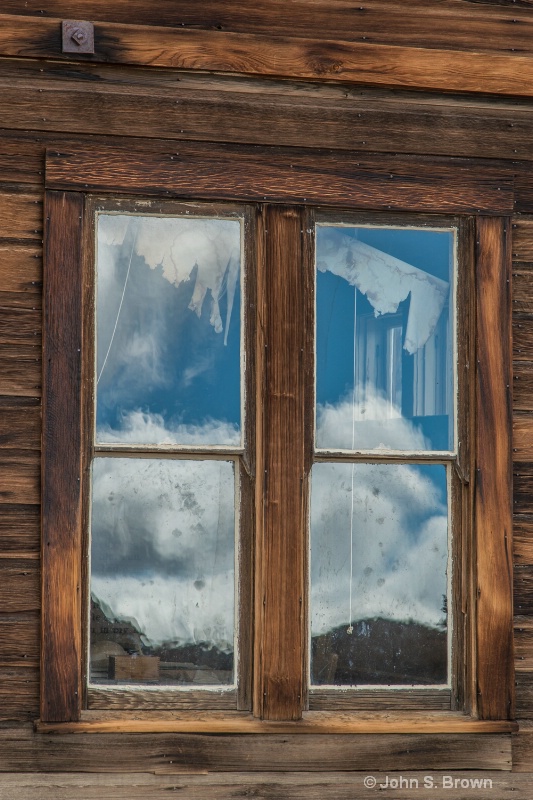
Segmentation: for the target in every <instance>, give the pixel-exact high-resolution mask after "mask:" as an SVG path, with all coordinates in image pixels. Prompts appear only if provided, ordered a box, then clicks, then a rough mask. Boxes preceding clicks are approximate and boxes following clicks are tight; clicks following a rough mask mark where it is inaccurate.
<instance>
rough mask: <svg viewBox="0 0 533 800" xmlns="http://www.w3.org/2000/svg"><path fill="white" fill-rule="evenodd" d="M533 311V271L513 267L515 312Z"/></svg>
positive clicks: (527, 312)
mask: <svg viewBox="0 0 533 800" xmlns="http://www.w3.org/2000/svg"><path fill="white" fill-rule="evenodd" d="M532 311H533V271H530V270H517V269H514V268H513V312H516V313H523V314H531V312H532Z"/></svg>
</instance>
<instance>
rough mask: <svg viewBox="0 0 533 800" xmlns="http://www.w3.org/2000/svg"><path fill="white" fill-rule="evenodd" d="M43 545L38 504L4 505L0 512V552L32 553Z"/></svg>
mask: <svg viewBox="0 0 533 800" xmlns="http://www.w3.org/2000/svg"><path fill="white" fill-rule="evenodd" d="M40 546H41V519H40V509H39V506H38V505H6V504H3V505H2V513H1V514H0V553H2V554H6V553H15V554H16V553H20V552H22V553H31V554H32V555H34V556H37V555H38V553H39V550H40Z"/></svg>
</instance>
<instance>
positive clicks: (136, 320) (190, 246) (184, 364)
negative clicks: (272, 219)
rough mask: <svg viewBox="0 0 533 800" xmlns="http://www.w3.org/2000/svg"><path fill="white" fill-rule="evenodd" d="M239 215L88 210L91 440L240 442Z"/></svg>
mask: <svg viewBox="0 0 533 800" xmlns="http://www.w3.org/2000/svg"><path fill="white" fill-rule="evenodd" d="M241 223H242V220H241V219H240V218H231V219H230V218H202V217H192V216H191V217H169V216H166V217H163V216H155V215H150V216H148V215H145V216H141V215H137V214H113V213H99V214H98V215H97V354H96V362H97V363H96V383H97V391H96V406H97V413H96V439H97V442H99V443H115V442H120V443H132V444H151V445H159V444H184V445H185V444H186V445H191V446H202V445H226V446H236V447H239V446H241V444H242V437H241V431H242V419H241V417H242V413H241V408H242V398H241V319H240V278H239V276H240V265H241V238H242V237H241V227H242V225H241Z"/></svg>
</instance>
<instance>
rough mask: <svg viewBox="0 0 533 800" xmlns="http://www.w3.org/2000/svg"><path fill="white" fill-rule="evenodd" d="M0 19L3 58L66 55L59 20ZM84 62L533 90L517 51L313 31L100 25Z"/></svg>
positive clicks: (531, 69) (532, 65) (531, 73)
mask: <svg viewBox="0 0 533 800" xmlns="http://www.w3.org/2000/svg"><path fill="white" fill-rule="evenodd" d="M69 18H71V17H69ZM1 22H2V25H1V26H0V54H1V55H3V56H15V57H24V58H58V59H62V60H65V59H67V60H68V59H71V56H70V55H69V54H64V53H62V50H61V38H60V22H61V20H60V19H58V18H56V19H50V18H48V19H46V18H43V17H23V16H17V15H13V16H12V15H5V16H3V17H2V19H1ZM82 60H84V59H83V57H82ZM85 60H90V61H104V62H112V63H118V64H136V65H150V66H158V67H172V68H179V69H197V70H198V69H201V70H209V71H221V72H235V73H239V74H248V75H271V76H283V77H287V78H299V79H302V78H303V79H327V80H330V81H342V82H343V83H359V84H365V83H370V84H373V85H383V86H392V87H399V86H402V87H408V88H417V89H426V90H439V91H442V90H444V91H456V92H489V93H493V94H503V95H505V94H509V95H518V96H520V95H522V96H526V97H530V96H531V95H532V94H533V88H532V86H533V80H532V78H533V60H532V59H531V58H530V57H528V56H524V55H522V54H516V53H511V54H509V53H506V54H502V53H483V52H473V51H472V52H467V51H460V50H457V51H454V50H446V49H440V48H431V49H429V48H423V47H412V46H410V47H405V46H401V45H389V44H373V43H371V42H368V41H353V40H351V39H343V40H341V41H338V40H335V39H327V38H325V37H324V38H317V37H316V36H310V37H309V38H307V37H306V38H298V37H293V36H290V35H277V36H272V35H271V34H269V33H262V34H257V33H248V32H246V33H233V32H231V31H229V32H226V31H223V30H215V31H213V30H194V29H187V28H183V27H180V28H178V29H173V30H169V29H168V28H165V27H159V26H150V27H146V26H142V25H131V24H128V25H124V24H117V23H112V22H101V23H99V24H98V25H97V28H96V35H95V54H94V55H92V56H85Z"/></svg>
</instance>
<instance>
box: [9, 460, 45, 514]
mask: <svg viewBox="0 0 533 800" xmlns="http://www.w3.org/2000/svg"><path fill="white" fill-rule="evenodd" d="M40 475H41V462H40V454H39V452H38V451H33V450H22V451H20V450H7V449H6V450H0V505H1V504H2V503H9V504H12V503H22V504H30V505H32V504H34V503H38V502H39V499H40V495H41V483H40Z"/></svg>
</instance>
